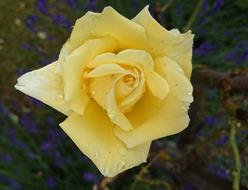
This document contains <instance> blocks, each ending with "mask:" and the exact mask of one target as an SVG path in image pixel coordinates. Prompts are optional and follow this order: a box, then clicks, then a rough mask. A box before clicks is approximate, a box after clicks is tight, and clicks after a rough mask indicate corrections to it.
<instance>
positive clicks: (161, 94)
mask: <svg viewBox="0 0 248 190" xmlns="http://www.w3.org/2000/svg"><path fill="white" fill-rule="evenodd" d="M146 83H147V86H148V88H149V90H150V91H151V93H152V94H153V96H156V97H158V98H159V99H161V100H163V99H164V98H165V97H166V96H167V94H168V93H169V85H168V83H167V81H166V79H165V78H163V77H161V76H160V75H159V74H158V73H156V72H154V71H152V72H150V73H149V74H148V75H147V80H146Z"/></svg>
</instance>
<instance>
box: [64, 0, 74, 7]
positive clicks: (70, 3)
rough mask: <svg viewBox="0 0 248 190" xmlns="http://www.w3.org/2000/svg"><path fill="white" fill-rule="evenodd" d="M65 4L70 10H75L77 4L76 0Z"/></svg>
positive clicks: (66, 0) (70, 0)
mask: <svg viewBox="0 0 248 190" xmlns="http://www.w3.org/2000/svg"><path fill="white" fill-rule="evenodd" d="M65 2H66V4H67V5H69V6H70V7H71V8H73V9H75V8H77V2H76V0H65Z"/></svg>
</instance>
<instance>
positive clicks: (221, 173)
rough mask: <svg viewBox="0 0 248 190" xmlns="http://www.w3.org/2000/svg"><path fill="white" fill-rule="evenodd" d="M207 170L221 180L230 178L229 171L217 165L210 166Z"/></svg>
mask: <svg viewBox="0 0 248 190" xmlns="http://www.w3.org/2000/svg"><path fill="white" fill-rule="evenodd" d="M207 169H208V171H210V172H212V173H215V174H217V175H218V176H220V177H222V178H230V171H229V170H227V169H225V168H224V167H223V166H221V165H219V164H217V163H213V164H210V165H209V166H208V168H207Z"/></svg>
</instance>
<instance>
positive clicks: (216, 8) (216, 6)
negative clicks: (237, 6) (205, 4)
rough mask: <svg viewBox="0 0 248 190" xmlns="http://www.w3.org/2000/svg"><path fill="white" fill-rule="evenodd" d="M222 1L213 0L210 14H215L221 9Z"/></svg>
mask: <svg viewBox="0 0 248 190" xmlns="http://www.w3.org/2000/svg"><path fill="white" fill-rule="evenodd" d="M224 3H225V1H224V0H216V1H215V2H214V5H213V8H212V11H211V14H212V15H214V14H216V13H217V12H218V11H219V10H220V9H221V7H222V6H223V5H224Z"/></svg>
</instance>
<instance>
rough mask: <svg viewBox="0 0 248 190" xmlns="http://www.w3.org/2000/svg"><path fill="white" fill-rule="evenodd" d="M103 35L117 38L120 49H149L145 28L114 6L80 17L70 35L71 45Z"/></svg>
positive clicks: (78, 44)
mask: <svg viewBox="0 0 248 190" xmlns="http://www.w3.org/2000/svg"><path fill="white" fill-rule="evenodd" d="M110 20H111V21H110ZM102 36H110V37H112V38H115V39H116V40H117V41H118V45H119V48H120V49H127V48H130V49H145V50H149V46H148V41H147V39H146V34H145V30H144V28H143V27H141V26H140V25H138V24H136V23H135V22H133V21H131V20H129V19H127V18H125V17H124V16H122V15H120V14H119V13H118V12H117V11H115V10H114V9H113V8H112V7H105V8H104V10H103V11H102V13H93V12H87V13H86V14H85V15H84V16H83V17H81V18H80V19H78V20H77V21H76V24H75V26H74V27H73V31H72V34H71V37H70V41H69V43H70V47H71V48H72V49H75V48H77V47H79V46H80V45H81V44H83V43H84V42H85V41H86V40H88V39H94V38H99V37H102ZM127 39H128V40H127Z"/></svg>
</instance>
